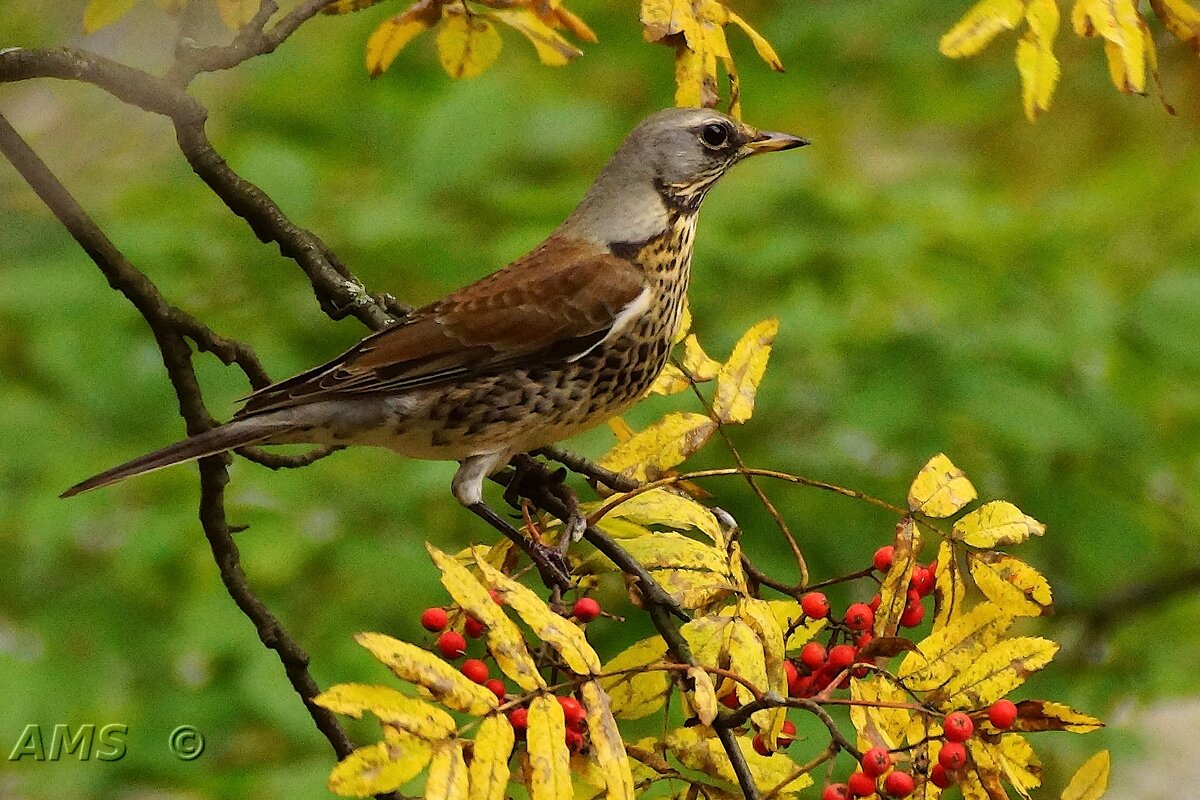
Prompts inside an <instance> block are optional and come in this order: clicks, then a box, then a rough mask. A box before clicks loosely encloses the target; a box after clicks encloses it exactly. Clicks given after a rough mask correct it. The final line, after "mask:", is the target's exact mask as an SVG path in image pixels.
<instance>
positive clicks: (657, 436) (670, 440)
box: [599, 413, 717, 481]
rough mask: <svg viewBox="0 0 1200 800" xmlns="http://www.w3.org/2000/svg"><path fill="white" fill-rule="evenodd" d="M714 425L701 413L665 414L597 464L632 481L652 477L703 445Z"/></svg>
mask: <svg viewBox="0 0 1200 800" xmlns="http://www.w3.org/2000/svg"><path fill="white" fill-rule="evenodd" d="M716 427H717V424H716V423H715V422H713V421H712V420H711V419H709V418H708V417H706V416H705V415H703V414H693V413H674V414H668V415H667V416H665V417H663V418H662V419H660V420H658V421H657V422H655V423H654V424H652V425H650V426H649V427H648V428H646V429H645V430H643V431H641V432H640V433H636V434H634V435H633V437H632V438H630V439H629V440H628V441H625V442H621V443H620V444H618V445H617V446H616V447H614V448H613V449H611V450H609V451H608V452H607V453H606V454H605V455H604V457H603V458H601V459H600V461H599V463H600V466H602V467H605V468H607V469H611V470H613V471H614V472H620V473H622V474H625V475H629V476H630V477H632V478H634V479H635V480H641V481H646V480H653V479H655V478H657V477H659V476H660V475H662V473H663V472H664V471H666V470H668V469H671V468H672V467H674V466H676V465H678V464H680V463H682V462H683V460H684V459H686V458H687V457H688V456H690V455H691V454H692V453H695V452H696V451H697V450H699V449H700V448H701V447H703V446H704V443H705V442H707V441H708V438H709V437H710V436H712V434H713V431H714V430H716Z"/></svg>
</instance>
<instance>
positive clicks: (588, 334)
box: [63, 108, 808, 554]
mask: <svg viewBox="0 0 1200 800" xmlns="http://www.w3.org/2000/svg"><path fill="white" fill-rule="evenodd" d="M807 143H808V142H807V141H805V140H804V139H801V138H799V137H796V136H790V135H788V134H783V133H773V132H766V131H757V130H755V129H754V128H751V127H750V126H748V125H745V124H743V123H741V122H738V121H736V120H733V119H731V118H729V117H727V116H725V115H724V114H721V113H719V112H716V111H712V110H709V109H697V108H674V109H668V110H665V111H660V112H658V113H656V114H653V115H652V116H650V117H648V118H647V119H645V120H644V121H643V122H642V123H641V124H640V125H638V126H637V127H636V128H634V130H633V132H632V133H630V134H629V136H628V138H626V140H625V142H624V143H623V144H622V145H621V147H620V148H619V149H618V150H617V152H616V153H615V154H614V155H613V157H612V158H611V159H610V160H609V162H608V164H607V165H606V166H605V167H604V169H603V170H601V172H600V174H599V176H597V178H596V181H595V183H593V184H592V187H591V188H590V189H589V190H588V192H587V194H586V195H584V197H583V200H582V201H581V202H580V203H579V206H578V207H577V208H576V209H575V210H574V211H573V212H572V213H571V215H570V216H568V217H567V219H566V221H565V222H563V223H562V224H561V225H559V227H558V228H557V229H556V230H555V231H554V232H553V233H552V234H550V236H549V238H547V239H546V240H545V241H544V242H542V243H541V244H540V245H538V246H537V247H536V248H534V249H533V250H532V251H531V252H529V253H528V254H526V255H524V256H522V257H521V258H519V259H517V260H516V261H514V262H513V263H511V264H509V265H508V266H507V267H505V268H504V269H502V270H500V271H498V272H495V273H492V274H491V275H488V276H487V277H485V278H482V279H480V280H478V281H476V282H475V283H472V284H470V285H469V286H465V287H463V288H462V289H459V290H458V291H456V292H454V293H453V294H451V295H450V296H449V297H446V298H445V299H444V300H439V301H437V302H434V303H431V304H429V305H427V306H425V307H424V308H421V309H418V310H416V311H414V312H412V313H411V314H410V315H409V316H407V317H405V318H404V319H401V320H399V321H397V322H396V323H395V324H394V325H392V326H391V327H388V328H385V329H384V330H381V331H379V332H377V333H374V334H372V335H370V336H368V337H367V338H365V339H363V340H362V341H361V342H359V343H358V344H357V345H355V346H354V347H353V348H351V349H350V350H349V351H347V352H346V353H344V354H343V355H341V356H339V357H337V358H335V359H334V360H332V361H330V362H329V363H327V364H323V365H321V366H319V367H315V368H313V369H310V370H308V371H307V372H304V373H301V374H299V375H297V376H295V377H293V378H288V379H287V380H284V381H280V382H279V383H275V384H272V385H271V386H267V387H265V388H263V389H260V390H258V391H256V392H254V394H252V395H250V397H249V398H248V399H247V401H246V404H245V407H244V408H242V410H241V411H239V412H238V413H237V414H236V415H234V418H233V419H232V420H231V421H230V422H228V423H225V424H224V425H219V426H217V427H215V428H213V429H211V430H209V431H205V432H204V433H201V434H199V435H197V436H193V437H191V438H188V439H185V440H183V441H181V442H177V443H176V444H173V445H170V446H168V447H165V448H163V449H161V450H158V451H156V452H153V453H150V454H148V455H144V456H142V457H140V458H136V459H134V460H132V461H129V462H128V463H125V464H122V465H120V466H118V467H114V468H112V469H110V470H108V471H106V472H102V473H100V474H99V475H96V476H95V477H92V478H89V479H87V480H86V481H83V482H82V483H78V484H76V485H75V486H72V487H71V488H70V489H68V490H67V491H66V492H64V493H63V496H64V497H70V496H72V495H76V494H79V493H80V492H86V491H88V490H91V489H95V488H98V487H101V486H105V485H107V484H110V483H113V482H115V481H119V480H122V479H124V478H128V477H130V476H131V475H137V474H139V473H142V472H149V471H151V470H156V469H160V468H162V467H166V466H169V465H171V464H178V463H181V462H185V461H191V460H193V459H197V458H203V457H205V456H210V455H214V454H217V453H221V452H224V451H226V450H232V449H234V448H238V447H243V446H246V445H264V444H266V445H269V444H293V443H314V444H324V445H376V446H382V447H387V448H390V449H392V450H395V451H397V452H399V453H401V454H403V455H406V456H411V457H413V458H424V459H437V460H455V461H459V462H461V466H459V468H458V472H457V473H456V474H455V476H454V481H453V484H452V488H453V492H454V496H455V497H456V498H457V499H458V500H459V502H461V503H462V504H463V505H465V506H466V507H468V508H469V509H471V510H472V511H474V512H475V513H476V514H479V515H480V516H482V517H484V518H485V519H487V520H488V521H489V522H490V523H492V524H493V525H495V526H497V527H501V526H505V527H507V528H508V529H509V530H508V531H506V533H509V535H512V534H516V536H517V537H519V538H520V539H524V537H521V535H520V534H519V533H517V532H516V531H515V530H512V528H511V526H508V524H507V523H506V522H504V521H503V520H502V519H501V518H500V517H499V516H498V515H496V514H495V512H492V511H491V510H490V509H489V508H488V507H487V506H486V505H485V504H484V503H483V499H482V490H483V481H484V479H485V478H487V477H488V476H489V475H491V474H492V473H493V472H496V471H497V470H499V469H501V468H502V467H504V465H506V464H507V463H508V462H509V460H510V459H511V458H512V457H513V456H514V455H516V454H519V453H524V452H527V451H529V450H533V449H536V448H538V447H543V446H546V445H548V444H551V443H553V442H557V441H559V440H561V439H565V438H567V437H569V436H571V435H572V434H575V433H578V432H580V431H583V430H585V429H587V428H591V427H593V426H595V425H597V424H599V423H601V422H604V421H605V420H608V419H610V418H611V417H613V416H615V415H617V414H620V413H621V412H623V411H624V410H625V409H627V408H629V407H630V406H631V405H633V404H634V403H636V402H637V401H638V400H639V399H640V398H641V397H642V396H643V395H644V394H645V393H646V391H647V389H648V388H649V387H650V384H651V383H652V382H653V381H654V379H655V377H656V376H657V375H658V374H659V372H660V371H661V370H662V368H663V367H664V366H665V365H666V363H667V359H668V355H669V351H670V349H671V343H672V338H673V335H674V333H675V331H676V329H677V328H678V326H679V323H680V316H681V314H682V312H683V307H684V303H685V295H686V292H687V287H688V277H689V272H690V268H691V261H692V239H693V234H694V233H695V229H696V213H697V211H699V209H700V204H701V202H702V201H703V200H704V197H705V195H706V194H707V193H708V191H709V189H711V188H712V186H713V184H714V183H716V181H717V179H718V178H720V177H721V176H722V175H723V174H725V171H726V170H728V169H729V168H730V167H731V166H733V165H734V164H736V163H738V162H739V161H742V160H743V159H745V158H747V157H749V156H752V155H755V154H758V153H767V152H773V151H777V150H787V149H790V148H793V147H800V146H802V145H805V144H807ZM497 522H499V523H500V524H499V525H497ZM501 529H502V530H503V529H504V528H503V527H502V528H501ZM510 532H511V533H510ZM523 546H526V547H527V549H528V542H525V543H524V544H523ZM531 554H532V553H531Z"/></svg>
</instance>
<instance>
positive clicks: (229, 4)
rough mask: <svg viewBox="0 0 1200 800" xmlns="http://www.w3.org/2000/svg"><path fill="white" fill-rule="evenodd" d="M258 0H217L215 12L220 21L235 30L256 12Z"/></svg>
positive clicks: (252, 17) (246, 22) (248, 20)
mask: <svg viewBox="0 0 1200 800" xmlns="http://www.w3.org/2000/svg"><path fill="white" fill-rule="evenodd" d="M258 6H259V0H217V12H218V13H219V14H220V15H221V22H223V23H225V27H226V28H229V30H231V31H236V30H238V29H239V28H241V27H242V26H243V25H246V24H248V23H249V22H250V20H252V19H254V15H255V14H256V13H258Z"/></svg>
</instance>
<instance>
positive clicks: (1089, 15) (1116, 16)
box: [1071, 0, 1146, 94]
mask: <svg viewBox="0 0 1200 800" xmlns="http://www.w3.org/2000/svg"><path fill="white" fill-rule="evenodd" d="M1071 22H1072V24H1073V25H1074V26H1075V31H1076V32H1077V33H1078V34H1079V35H1080V36H1102V37H1103V38H1104V55H1105V56H1106V57H1107V58H1108V69H1109V74H1110V75H1111V76H1112V81H1113V84H1114V85H1115V86H1116V87H1117V88H1118V89H1120V90H1121V91H1122V92H1125V93H1127V94H1128V93H1137V94H1141V93H1142V92H1144V91H1145V89H1146V40H1145V34H1144V33H1143V32H1142V27H1143V25H1145V23H1144V22H1143V21H1142V16H1141V14H1139V13H1138V10H1137V3H1136V2H1135V0H1077V2H1076V3H1075V8H1074V9H1073V10H1072V12H1071Z"/></svg>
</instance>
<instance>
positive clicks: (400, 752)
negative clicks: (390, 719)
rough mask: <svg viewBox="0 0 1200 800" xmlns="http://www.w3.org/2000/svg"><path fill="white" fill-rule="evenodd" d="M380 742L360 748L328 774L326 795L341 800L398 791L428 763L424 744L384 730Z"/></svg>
mask: <svg viewBox="0 0 1200 800" xmlns="http://www.w3.org/2000/svg"><path fill="white" fill-rule="evenodd" d="M384 735H385V738H384V741H382V742H376V743H375V744H370V745H367V746H365V747H360V748H358V749H357V750H355V751H354V752H353V753H351V754H350V755H348V756H346V757H345V758H343V759H342V760H341V761H339V762H338V763H337V766H335V767H334V768H333V771H332V772H330V773H329V782H328V784H327V785H328V787H329V791H331V792H333V793H334V794H338V795H341V796H342V797H369V796H371V795H373V794H381V793H383V792H390V791H393V790H395V789H399V788H400V787H401V786H403V785H404V784H406V783H408V782H409V781H410V780H412V779H413V778H415V777H416V776H417V775H419V774H420V773H421V770H423V769H425V765H426V764H428V763H429V759H430V757H431V756H432V755H433V750H432V748H431V747H430V745H429V743H428V742H425V741H422V740H421V739H418V738H416V737H413V736H404V735H401V734H398V733H396V732H394V731H392V730H391V729H390V728H385V729H384Z"/></svg>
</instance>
